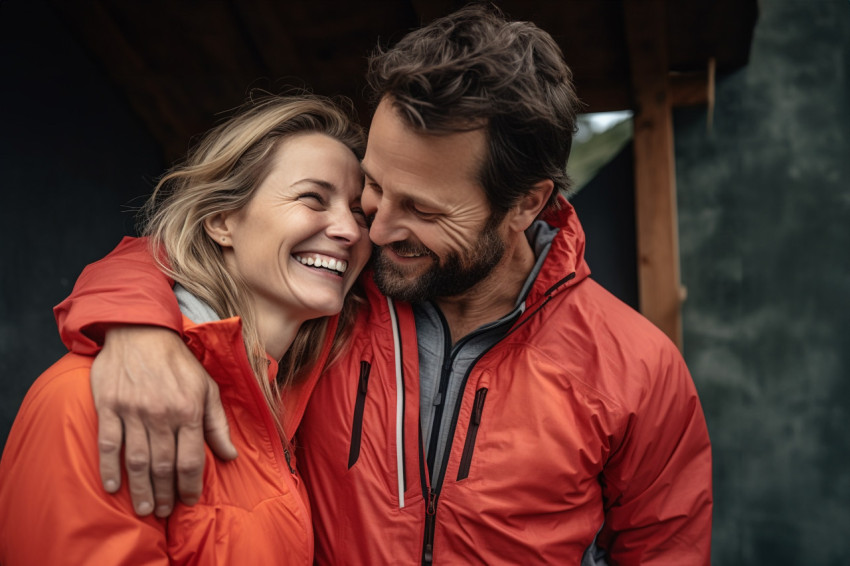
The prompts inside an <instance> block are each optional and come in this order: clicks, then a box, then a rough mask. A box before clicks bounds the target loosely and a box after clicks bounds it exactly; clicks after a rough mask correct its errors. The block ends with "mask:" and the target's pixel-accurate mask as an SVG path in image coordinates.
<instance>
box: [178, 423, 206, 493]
mask: <svg viewBox="0 0 850 566" xmlns="http://www.w3.org/2000/svg"><path fill="white" fill-rule="evenodd" d="M203 479H204V434H203V427H202V426H201V425H200V424H198V425H194V426H184V427H180V430H179V431H178V432H177V492H178V493H179V494H180V501H182V502H183V503H185V504H186V505H194V504H195V503H197V502H198V499H199V498H200V497H201V489H203Z"/></svg>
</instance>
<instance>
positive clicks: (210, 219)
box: [204, 212, 233, 248]
mask: <svg viewBox="0 0 850 566" xmlns="http://www.w3.org/2000/svg"><path fill="white" fill-rule="evenodd" d="M232 223H233V217H232V215H231V214H230V213H229V212H219V213H217V214H213V215H212V216H207V217H206V218H204V230H206V232H207V235H208V236H209V237H210V238H212V240H213V241H214V242H215V243H217V244H218V245H219V246H221V247H223V248H229V247H232V246H233V238H232V235H233V234H232V232H231V230H232V226H231V224H232Z"/></svg>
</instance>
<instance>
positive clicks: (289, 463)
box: [283, 448, 298, 476]
mask: <svg viewBox="0 0 850 566" xmlns="http://www.w3.org/2000/svg"><path fill="white" fill-rule="evenodd" d="M283 457H284V458H286V465H287V466H289V471H290V472H291V473H292V475H293V476H297V475H298V472H296V471H295V468H293V467H292V454H291V453H290V452H289V448H284V449H283Z"/></svg>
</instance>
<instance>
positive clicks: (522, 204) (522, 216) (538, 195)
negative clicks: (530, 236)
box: [509, 179, 555, 232]
mask: <svg viewBox="0 0 850 566" xmlns="http://www.w3.org/2000/svg"><path fill="white" fill-rule="evenodd" d="M553 190H555V183H554V182H553V181H552V179H545V180H543V181H540V182H539V183H536V184H535V185H534V187H532V189H531V191H529V192H528V194H526V195H524V196H522V198H520V199H519V202H517V203H516V204H515V205H514V207H513V209H511V211H510V213H509V214H510V216H511V218H510V226H511V229H512V230H515V231H517V232H525V230H526V229H528V227H529V226H531V224H532V222H534V221H535V220H536V219H537V217H538V216H539V215H540V213H541V212H542V211H543V209H544V208H546V203H547V202H549V197H550V196H551V194H552V191H553Z"/></svg>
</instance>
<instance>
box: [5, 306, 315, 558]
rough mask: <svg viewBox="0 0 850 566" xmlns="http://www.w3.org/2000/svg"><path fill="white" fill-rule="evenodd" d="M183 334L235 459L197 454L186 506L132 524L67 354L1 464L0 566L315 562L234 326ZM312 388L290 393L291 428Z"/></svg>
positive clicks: (84, 363) (297, 487)
mask: <svg viewBox="0 0 850 566" xmlns="http://www.w3.org/2000/svg"><path fill="white" fill-rule="evenodd" d="M183 336H184V338H185V340H186V342H187V344H188V345H189V347H190V348H191V349H192V351H193V352H194V353H195V355H196V356H197V357H198V359H199V360H201V362H202V364H203V365H204V367H205V368H206V369H207V371H208V372H209V373H210V375H212V376H213V378H214V379H215V380H216V381H217V383H218V385H219V388H220V391H221V399H222V403H223V405H224V409H225V412H226V413H227V417H228V421H229V423H230V430H231V438H232V440H233V442H234V444H235V446H236V449H237V450H238V452H239V457H238V458H237V459H236V460H234V461H232V462H222V461H220V460H216V459H215V458H214V457H213V456H212V453H211V452H210V450H209V449H208V448H207V451H206V462H205V468H204V477H203V481H204V490H203V494H202V495H201V499H200V501H199V502H198V503H197V504H196V505H194V506H192V507H188V506H185V505H182V504H178V505H177V506H176V508H175V510H174V513H173V514H172V515H171V517H169V518H168V519H167V520H164V519H157V518H155V517H153V516H148V517H137V516H136V514H135V513H134V511H133V508H132V503H131V501H130V495H129V492H128V486H127V481H126V475H125V477H124V479H123V482H122V487H121V490H120V492H119V494H118V495H117V496H112V495H109V494H107V493H106V492H105V491H104V490H103V488H102V487H101V483H100V473H99V468H98V453H97V415H96V413H95V408H94V404H93V401H92V396H91V388H90V384H89V370H90V367H91V362H92V358H91V357H87V356H81V355H76V354H68V355H66V356H65V357H63V358H62V359H61V360H59V361H58V362H57V363H56V364H54V365H53V366H52V367H51V368H49V369H48V370H47V371H46V372H45V373H44V374H42V376H41V377H39V378H38V380H37V381H36V382H35V384H34V385H33V386H32V388H31V389H30V391H29V392H28V394H27V396H26V398H25V399H24V403H23V405H22V406H21V409H20V411H19V413H18V416H17V418H16V420H15V423H14V425H13V426H12V430H11V433H10V435H9V439H8V442H7V444H6V448H5V450H4V453H3V458H2V461H0V564H3V565H4V566H18V565H27V566H29V565H33V564H50V565H63V564H68V565H74V566H79V565H92V566H95V565H97V566H102V565H133V566H136V565H162V566H165V565H169V564H185V565H189V564H191V565H233V564H304V565H309V564H312V563H313V530H312V527H311V516H310V508H309V504H308V500H307V496H306V492H305V490H304V485H303V483H304V482H303V481H302V480H301V479H300V477H299V476H298V475H296V474H293V473H292V472H291V471H290V468H289V465H288V464H287V460H286V457H285V454H284V449H283V445H282V443H281V442H280V439H279V436H278V433H277V431H276V428H275V425H274V423H273V421H272V418H271V414H270V413H269V410H268V408H267V406H266V403H265V400H264V398H263V395H262V393H261V391H260V388H259V385H258V384H257V382H256V378H255V377H254V374H253V372H252V370H251V367H250V365H249V363H248V359H247V356H246V354H245V347H244V343H243V341H242V334H241V323H240V322H239V320H238V319H235V318H234V319H228V320H223V321H218V322H212V323H207V324H202V325H195V324H193V323H191V322H190V321H188V319H186V320H185V326H184V328H183ZM275 372H276V364H274V363H272V367H271V368H270V376H273V375H275ZM315 378H316V375H313V376H311V380H308V381H307V382H305V383H304V384H302V386H301V389H300V390H299V391H297V392H294V393H293V394H292V395H290V397H289V401H288V402H287V404H286V405H287V407H288V408H289V414H287V415H286V426H288V427H291V428H290V429H289V430H294V426H295V424H297V421H298V420H299V419H300V416H301V413H302V412H303V408H304V404H305V401H306V397H307V395H308V394H309V389H311V388H312V384H313V383H314V382H315ZM287 455H288V454H287ZM293 465H294V462H293Z"/></svg>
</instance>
